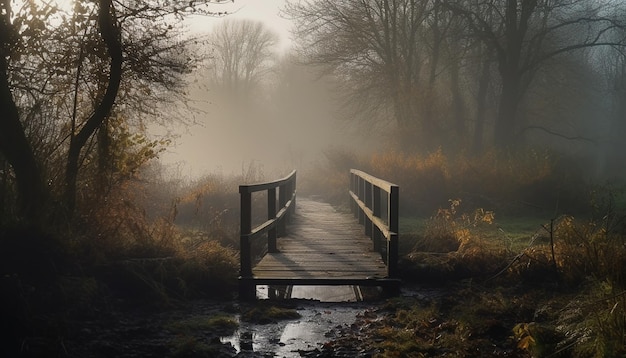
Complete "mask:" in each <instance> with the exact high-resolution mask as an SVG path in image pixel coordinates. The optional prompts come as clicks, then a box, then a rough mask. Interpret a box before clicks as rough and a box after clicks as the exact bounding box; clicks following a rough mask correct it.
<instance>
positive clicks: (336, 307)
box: [221, 286, 370, 357]
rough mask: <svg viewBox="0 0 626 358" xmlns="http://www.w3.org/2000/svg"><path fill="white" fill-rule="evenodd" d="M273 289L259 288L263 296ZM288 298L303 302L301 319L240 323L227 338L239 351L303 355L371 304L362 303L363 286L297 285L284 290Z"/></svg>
mask: <svg viewBox="0 0 626 358" xmlns="http://www.w3.org/2000/svg"><path fill="white" fill-rule="evenodd" d="M269 290H270V288H269V287H267V286H260V287H258V288H257V297H258V298H259V299H268V297H269V294H268V292H269ZM283 290H284V291H286V292H285V294H286V295H288V296H287V297H290V298H294V299H296V298H297V299H303V300H311V301H302V302H301V304H300V306H299V307H298V308H297V309H296V310H297V311H298V313H299V314H300V315H301V317H300V318H299V319H296V320H288V321H278V322H276V323H272V324H265V325H262V324H256V323H249V322H240V326H239V329H238V331H237V332H235V334H234V335H232V336H230V337H223V338H222V339H221V340H222V342H223V343H230V344H232V345H233V347H235V349H236V350H237V352H256V353H258V354H261V355H274V356H278V357H283V356H284V357H293V356H299V354H298V353H296V352H298V351H300V350H305V351H309V350H313V349H315V348H320V347H322V344H323V343H324V342H327V341H329V340H330V339H331V338H330V337H329V332H330V331H331V330H333V329H334V328H337V327H344V326H350V325H352V324H353V323H354V322H355V321H356V316H357V314H359V313H362V312H363V311H365V310H366V309H368V308H370V307H369V304H367V303H365V302H362V300H363V297H362V294H361V289H360V288H358V287H355V286H293V287H289V288H286V289H283Z"/></svg>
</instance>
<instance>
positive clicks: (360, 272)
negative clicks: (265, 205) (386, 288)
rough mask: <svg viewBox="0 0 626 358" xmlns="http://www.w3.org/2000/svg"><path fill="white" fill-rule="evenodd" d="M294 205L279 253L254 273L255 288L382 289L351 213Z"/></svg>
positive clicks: (380, 269)
mask: <svg viewBox="0 0 626 358" xmlns="http://www.w3.org/2000/svg"><path fill="white" fill-rule="evenodd" d="M296 205H297V208H296V214H295V215H294V216H293V217H292V222H291V223H290V224H289V225H288V229H287V232H288V234H287V236H285V237H281V238H278V242H277V247H278V250H279V252H278V253H268V254H267V255H265V256H264V257H263V259H262V260H261V261H260V262H259V263H258V264H257V265H256V267H254V268H253V276H254V281H255V282H256V283H259V284H288V285H379V286H383V285H384V283H385V281H386V280H385V279H384V278H385V276H386V275H387V269H386V267H385V264H384V263H383V261H382V259H381V257H380V254H379V253H377V252H374V251H373V250H372V246H373V245H372V241H371V240H370V239H369V238H368V237H367V236H365V234H364V232H363V227H362V226H360V225H359V224H358V223H357V221H356V219H354V217H353V216H352V215H351V214H350V213H343V212H338V211H336V210H335V209H334V208H333V207H332V206H331V205H329V204H326V203H322V202H319V201H314V200H310V199H303V198H299V199H298V201H297V204H296ZM381 283H382V284H381Z"/></svg>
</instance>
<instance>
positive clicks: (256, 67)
mask: <svg viewBox="0 0 626 358" xmlns="http://www.w3.org/2000/svg"><path fill="white" fill-rule="evenodd" d="M209 42H210V45H211V46H212V58H211V64H210V66H211V71H212V76H211V80H212V82H213V84H214V85H215V86H216V89H217V90H220V91H223V94H224V95H226V96H227V97H231V98H233V99H235V100H238V99H244V100H247V99H249V98H250V97H249V96H248V94H249V93H251V92H252V91H253V90H254V89H255V88H256V87H257V86H258V85H259V83H260V82H261V80H262V78H263V77H264V76H265V75H266V74H267V73H268V71H269V70H270V69H271V67H272V62H273V59H274V56H275V50H276V48H275V47H276V45H277V44H278V35H277V34H275V33H274V32H272V31H271V30H270V29H269V28H268V27H266V26H265V25H264V24H263V23H262V22H257V21H253V20H235V19H225V20H224V21H223V22H222V23H221V24H219V25H217V26H216V28H215V29H214V30H213V32H212V33H211V34H210V39H209Z"/></svg>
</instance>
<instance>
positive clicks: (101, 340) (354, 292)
mask: <svg viewBox="0 0 626 358" xmlns="http://www.w3.org/2000/svg"><path fill="white" fill-rule="evenodd" d="M290 294H291V298H292V299H290V300H284V299H283V300H278V301H273V300H269V299H267V295H268V288H267V287H259V289H258V291H257V295H258V297H259V298H260V300H259V301H258V303H253V304H239V303H237V302H216V301H195V302H188V303H186V304H185V305H184V306H181V307H177V308H175V309H163V310H162V311H161V312H154V309H153V308H151V309H146V310H145V311H144V310H142V309H141V308H140V307H139V308H134V309H132V310H130V311H127V312H116V313H114V314H111V313H108V314H105V315H102V316H98V317H92V318H91V319H87V320H84V321H81V322H80V323H76V327H74V328H73V331H74V333H73V334H72V335H71V336H72V338H71V339H68V340H67V341H64V342H62V346H61V347H60V348H59V350H61V351H62V352H63V354H62V355H65V356H71V357H300V356H308V357H315V356H322V355H321V353H320V354H318V353H319V352H321V350H322V348H323V345H324V343H325V342H328V341H330V340H331V339H334V338H336V337H337V335H338V334H340V333H341V332H342V331H345V330H350V329H351V327H352V325H353V324H354V322H355V321H356V320H357V316H359V315H362V314H363V312H366V311H368V310H373V309H375V307H376V305H378V304H380V301H376V302H363V301H360V299H362V293H361V292H360V290H359V289H356V288H355V287H353V286H337V287H334V286H328V287H306V286H304V287H293V288H292V289H291V290H290ZM370 296H371V294H370ZM259 304H261V305H274V304H276V305H278V306H284V307H289V309H292V310H295V311H296V312H297V313H298V314H299V317H298V318H291V319H278V320H270V321H269V322H268V321H264V322H262V323H252V322H247V321H246V320H243V319H242V318H241V316H242V315H241V313H242V312H244V311H245V310H247V309H249V306H253V305H259ZM219 316H225V317H229V318H230V319H232V320H234V321H235V322H236V323H237V324H238V326H237V328H236V329H235V330H234V332H233V329H229V327H220V326H219V325H217V326H213V325H211V326H209V325H207V324H205V323H206V322H208V321H210V320H211V319H212V318H215V317H219ZM203 322H204V323H203ZM225 333H226V334H225ZM355 349H356V348H355ZM316 352H317V353H316ZM353 353H354V352H353ZM353 353H350V354H349V355H347V356H355V355H354V354H353ZM356 356H359V354H356ZM362 356H365V355H362Z"/></svg>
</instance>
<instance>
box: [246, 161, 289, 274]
mask: <svg viewBox="0 0 626 358" xmlns="http://www.w3.org/2000/svg"><path fill="white" fill-rule="evenodd" d="M276 189H278V205H279V206H280V209H278V210H276ZM264 190H265V191H267V221H265V222H264V223H262V224H261V225H259V226H257V227H255V228H252V193H255V192H259V191H264ZM239 195H240V210H241V214H240V218H241V220H240V236H239V246H240V255H239V258H240V271H239V274H240V276H241V277H242V278H251V277H252V241H253V240H255V239H257V238H259V237H261V236H262V235H264V234H266V233H267V251H268V252H277V251H278V250H277V248H276V238H277V237H278V236H280V235H284V233H285V222H286V221H287V220H289V216H290V215H291V213H292V212H293V211H294V210H295V203H296V171H295V170H294V171H292V172H291V173H289V175H287V176H286V177H284V178H281V179H278V180H275V181H271V182H266V183H257V184H244V185H240V186H239Z"/></svg>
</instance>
